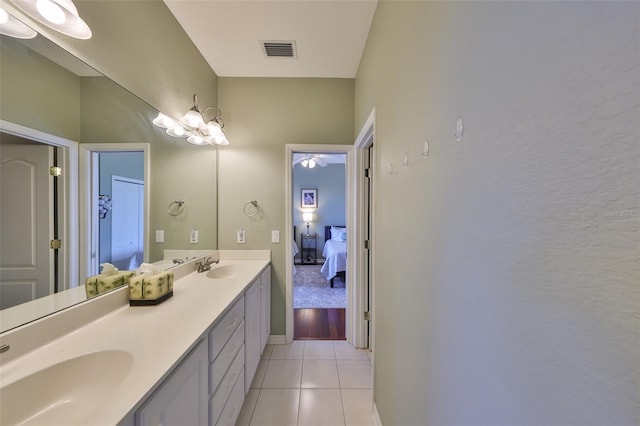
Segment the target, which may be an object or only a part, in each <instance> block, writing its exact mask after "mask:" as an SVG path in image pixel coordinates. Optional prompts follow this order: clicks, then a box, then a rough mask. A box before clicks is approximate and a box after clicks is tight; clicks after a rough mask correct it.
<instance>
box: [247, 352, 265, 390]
mask: <svg viewBox="0 0 640 426" xmlns="http://www.w3.org/2000/svg"><path fill="white" fill-rule="evenodd" d="M268 366H269V360H268V359H261V360H260V363H259V364H258V369H257V370H256V374H255V375H254V376H253V381H252V382H251V386H250V387H251V388H261V387H262V382H263V380H264V376H265V374H266V373H267V367H268Z"/></svg>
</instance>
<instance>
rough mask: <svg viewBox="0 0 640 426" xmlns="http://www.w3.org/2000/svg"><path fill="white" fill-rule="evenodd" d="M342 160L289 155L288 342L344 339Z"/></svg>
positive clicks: (337, 156)
mask: <svg viewBox="0 0 640 426" xmlns="http://www.w3.org/2000/svg"><path fill="white" fill-rule="evenodd" d="M345 163H346V154H342V153H339V154H333V153H312V152H300V153H295V154H294V155H293V164H292V166H293V172H292V191H293V197H292V206H291V208H292V219H293V220H292V223H293V240H294V241H293V256H294V257H293V309H294V318H293V322H294V336H293V338H294V339H307V340H309V339H345V316H346V308H347V287H346V254H347V253H346V190H347V185H346V174H345V166H346V165H345Z"/></svg>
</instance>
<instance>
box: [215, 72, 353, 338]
mask: <svg viewBox="0 0 640 426" xmlns="http://www.w3.org/2000/svg"><path fill="white" fill-rule="evenodd" d="M218 90H219V103H220V108H221V109H222V111H223V113H224V117H225V130H226V129H227V128H228V129H229V130H228V133H227V135H228V137H229V140H230V141H231V145H229V146H228V147H225V148H224V150H221V151H220V152H219V167H218V182H219V183H218V185H219V199H220V200H221V203H220V205H219V209H218V228H219V239H218V242H219V248H220V249H263V250H271V251H272V252H271V255H272V264H273V269H272V271H273V272H272V287H271V292H272V293H271V296H272V299H271V300H272V303H271V307H272V309H271V334H274V335H284V334H285V261H286V259H285V255H286V253H285V244H284V240H283V239H281V243H280V244H272V243H271V230H280V232H281V236H284V235H285V229H284V227H285V208H286V207H285V170H286V169H285V168H286V167H291V165H290V164H286V161H285V160H286V159H285V145H286V144H351V143H353V102H354V97H353V80H351V79H315V78H309V79H305V78H299V79H291V78H227V77H224V78H219V80H218ZM252 200H256V201H258V203H259V204H260V206H261V207H262V209H263V212H264V214H263V215H261V216H260V217H259V218H254V219H250V218H248V217H246V216H244V215H243V214H242V207H243V206H244V205H245V204H246V203H247V202H249V201H252ZM241 227H242V228H244V229H245V231H246V244H243V245H240V244H236V230H237V229H239V228H241Z"/></svg>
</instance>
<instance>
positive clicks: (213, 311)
mask: <svg viewBox="0 0 640 426" xmlns="http://www.w3.org/2000/svg"><path fill="white" fill-rule="evenodd" d="M220 253H221V254H220V256H221V260H220V263H219V264H218V265H213V268H214V269H215V268H216V267H219V266H224V265H226V264H242V266H243V272H242V273H240V274H238V275H237V276H235V277H231V278H225V279H211V278H207V276H206V275H207V274H206V272H205V273H200V274H199V273H197V272H190V273H188V274H187V275H186V276H184V277H182V278H178V279H177V280H176V282H175V284H174V296H173V297H171V298H170V299H168V300H166V301H165V302H163V303H162V304H160V305H157V306H135V307H129V305H128V304H127V305H124V306H122V307H119V308H117V309H116V310H114V311H112V312H110V313H108V314H106V315H104V316H101V317H100V318H98V319H95V320H93V321H91V322H88V323H87V324H85V325H83V326H81V327H79V328H77V329H76V330H73V331H71V332H69V333H68V334H65V335H63V336H61V337H59V338H57V339H55V340H53V341H51V342H49V343H48V344H46V345H45V346H43V347H39V348H37V349H35V350H33V351H30V352H28V353H26V354H24V355H22V356H19V357H18V358H15V359H13V360H10V361H9V362H6V363H3V364H2V365H1V366H0V385H2V387H5V386H7V385H9V384H11V383H13V382H15V381H17V380H20V379H21V378H23V377H26V376H28V375H30V374H33V373H35V372H37V371H39V370H41V369H44V368H46V367H48V366H51V365H54V364H56V363H59V362H61V361H64V360H67V359H70V358H74V357H77V356H80V355H83V354H87V353H91V352H97V351H104V350H122V351H125V352H127V353H129V354H130V355H131V356H132V357H133V364H132V366H131V369H130V370H129V372H128V373H127V375H126V376H125V377H124V379H123V380H122V381H121V383H119V384H117V385H115V386H114V387H113V388H112V389H104V390H102V391H101V394H100V395H96V398H95V400H96V404H95V405H96V407H95V410H92V412H91V413H90V416H89V417H82V418H81V417H78V418H73V419H65V421H66V422H67V423H66V424H69V425H71V424H105V425H106V424H111V425H115V424H117V423H118V422H120V421H122V420H123V419H124V418H125V417H126V416H127V415H128V414H130V412H132V410H134V409H135V408H137V407H138V406H139V405H140V404H141V403H142V402H144V400H145V399H146V398H147V397H148V396H149V395H150V394H151V393H152V392H153V390H154V389H155V388H156V387H157V385H158V384H160V383H161V382H162V380H163V379H164V378H165V377H166V376H167V375H168V373H169V372H170V371H171V370H172V369H173V368H174V367H175V366H177V364H178V363H179V362H180V361H181V359H182V358H183V357H184V356H185V355H187V354H188V352H189V350H190V349H191V348H192V347H193V346H195V345H196V344H197V343H198V342H199V340H200V338H201V337H203V335H204V333H206V332H207V330H208V329H209V328H210V327H211V326H212V324H214V323H215V322H216V320H217V319H218V318H220V316H221V315H222V314H223V313H224V312H225V311H226V310H227V308H229V307H230V306H231V305H232V303H233V302H234V301H235V300H236V299H238V298H239V297H240V296H241V295H242V293H243V291H244V290H245V289H246V287H247V286H248V284H250V283H251V281H252V280H253V279H254V278H255V277H257V276H258V275H259V274H260V272H261V271H262V270H263V269H264V268H265V267H266V266H267V265H268V264H269V263H270V260H269V259H266V260H265V259H264V258H263V259H255V258H259V257H261V256H255V255H254V256H253V258H254V260H238V258H239V257H242V255H241V254H237V253H230V254H229V255H228V256H226V255H225V254H224V253H225V252H220ZM267 253H268V252H267ZM180 275H181V274H180ZM88 303H91V302H88ZM79 414H80V413H79Z"/></svg>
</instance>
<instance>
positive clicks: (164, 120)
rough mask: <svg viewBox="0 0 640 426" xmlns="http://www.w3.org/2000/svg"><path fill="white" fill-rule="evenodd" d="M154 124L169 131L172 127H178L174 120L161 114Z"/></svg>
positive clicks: (154, 120)
mask: <svg viewBox="0 0 640 426" xmlns="http://www.w3.org/2000/svg"><path fill="white" fill-rule="evenodd" d="M153 124H155V125H156V126H158V127H162V128H163V129H168V128H170V127H176V126H177V123H176V122H175V121H174V120H173V119H171V118H169V117H167V116H166V115H164V114H163V113H161V112H159V113H158V116H157V117H156V118H154V119H153Z"/></svg>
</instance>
